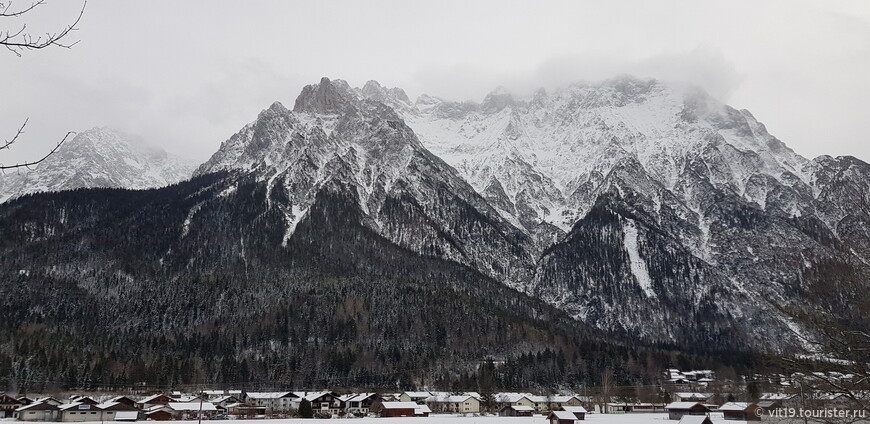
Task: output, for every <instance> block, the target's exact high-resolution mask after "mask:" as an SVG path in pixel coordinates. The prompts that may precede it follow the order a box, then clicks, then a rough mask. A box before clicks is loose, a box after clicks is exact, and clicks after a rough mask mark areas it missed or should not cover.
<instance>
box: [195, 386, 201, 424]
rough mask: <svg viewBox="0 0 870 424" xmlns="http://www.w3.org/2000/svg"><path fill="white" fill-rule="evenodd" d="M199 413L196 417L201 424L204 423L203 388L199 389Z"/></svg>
mask: <svg viewBox="0 0 870 424" xmlns="http://www.w3.org/2000/svg"><path fill="white" fill-rule="evenodd" d="M198 395H199V414H196V419H197V420H198V421H199V424H202V390H200V391H199V394H198Z"/></svg>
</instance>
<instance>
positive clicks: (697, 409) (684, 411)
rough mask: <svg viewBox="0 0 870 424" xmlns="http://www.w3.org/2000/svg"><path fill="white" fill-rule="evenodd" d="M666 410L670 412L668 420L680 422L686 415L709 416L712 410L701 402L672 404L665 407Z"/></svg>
mask: <svg viewBox="0 0 870 424" xmlns="http://www.w3.org/2000/svg"><path fill="white" fill-rule="evenodd" d="M665 410H666V411H668V418H669V419H672V420H679V419H680V418H683V416H685V415H707V414H709V413H710V409H709V408H707V407H706V406H704V405H703V404H701V403H700V402H671V403H669V404H667V405H665Z"/></svg>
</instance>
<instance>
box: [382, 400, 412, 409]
mask: <svg viewBox="0 0 870 424" xmlns="http://www.w3.org/2000/svg"><path fill="white" fill-rule="evenodd" d="M381 405H382V406H383V408H384V409H417V407H418V406H420V405H417V404H416V403H415V402H383V403H381Z"/></svg>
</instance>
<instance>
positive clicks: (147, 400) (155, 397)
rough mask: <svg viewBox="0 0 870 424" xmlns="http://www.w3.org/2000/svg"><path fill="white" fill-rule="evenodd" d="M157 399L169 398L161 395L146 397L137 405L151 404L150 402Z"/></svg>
mask: <svg viewBox="0 0 870 424" xmlns="http://www.w3.org/2000/svg"><path fill="white" fill-rule="evenodd" d="M159 397H165V398H169V396H166V395H164V394H163V393H158V394H156V395H151V396H148V397H146V398H145V399H142V400H140V401H139V403H151V401H153V400H155V399H157V398H159Z"/></svg>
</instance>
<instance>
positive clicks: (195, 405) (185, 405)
mask: <svg viewBox="0 0 870 424" xmlns="http://www.w3.org/2000/svg"><path fill="white" fill-rule="evenodd" d="M166 406H168V407H169V408H170V409H172V410H173V411H200V410H201V411H217V408H216V407H215V406H214V405H213V404H211V403H208V402H169V403H167V404H166Z"/></svg>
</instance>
